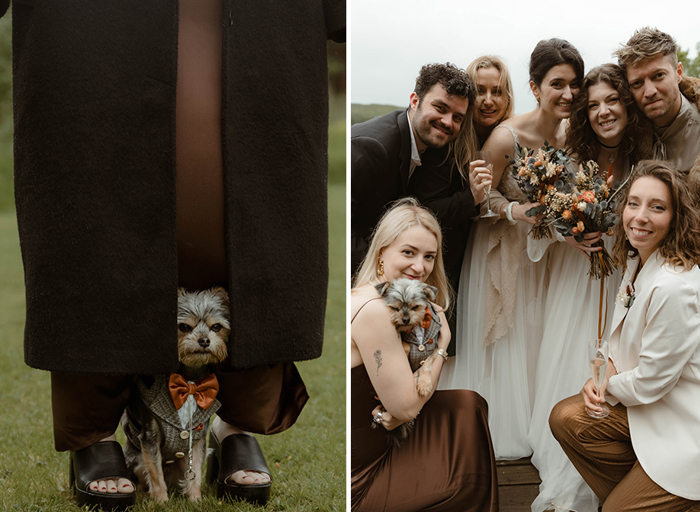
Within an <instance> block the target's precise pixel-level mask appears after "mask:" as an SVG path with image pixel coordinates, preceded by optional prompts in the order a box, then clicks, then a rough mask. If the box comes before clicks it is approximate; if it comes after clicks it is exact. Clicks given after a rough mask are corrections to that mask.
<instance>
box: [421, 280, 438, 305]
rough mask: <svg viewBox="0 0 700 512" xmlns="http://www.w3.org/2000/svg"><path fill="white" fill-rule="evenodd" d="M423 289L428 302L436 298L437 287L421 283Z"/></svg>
mask: <svg viewBox="0 0 700 512" xmlns="http://www.w3.org/2000/svg"><path fill="white" fill-rule="evenodd" d="M423 289H424V290H425V296H426V297H428V300H429V301H430V302H435V299H436V298H437V294H438V289H437V288H435V287H434V286H430V285H429V284H423Z"/></svg>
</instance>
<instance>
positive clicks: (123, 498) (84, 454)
mask: <svg viewBox="0 0 700 512" xmlns="http://www.w3.org/2000/svg"><path fill="white" fill-rule="evenodd" d="M120 478H126V479H130V477H129V472H128V470H127V468H126V462H124V452H123V451H122V447H121V445H120V444H119V443H117V442H116V441H102V442H99V443H95V444H93V445H92V446H88V447H87V448H83V449H82V450H78V451H76V452H71V455H70V486H71V489H72V490H73V492H74V493H75V499H76V501H77V502H78V505H79V506H80V507H83V506H85V505H87V506H89V507H92V506H99V507H101V508H102V509H104V510H125V509H126V508H127V507H130V506H132V505H133V504H134V503H135V502H136V489H135V487H134V492H131V493H128V494H127V493H105V492H97V491H92V490H90V489H88V485H90V483H91V482H95V481H97V480H118V479H120Z"/></svg>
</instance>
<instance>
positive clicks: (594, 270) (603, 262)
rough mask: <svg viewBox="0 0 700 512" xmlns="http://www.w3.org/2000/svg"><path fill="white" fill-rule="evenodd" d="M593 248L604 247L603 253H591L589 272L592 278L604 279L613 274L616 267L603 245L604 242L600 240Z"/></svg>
mask: <svg viewBox="0 0 700 512" xmlns="http://www.w3.org/2000/svg"><path fill="white" fill-rule="evenodd" d="M591 247H602V248H603V249H602V250H601V251H598V252H594V253H591V268H590V269H589V271H588V275H589V276H590V278H591V279H602V278H605V277H607V276H609V275H610V274H612V273H613V271H614V270H615V265H614V264H613V260H612V257H611V256H610V253H609V252H608V250H607V249H606V248H605V246H604V245H603V241H602V240H598V241H597V242H596V243H595V244H593V245H592V246H591Z"/></svg>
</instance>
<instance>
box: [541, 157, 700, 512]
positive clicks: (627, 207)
mask: <svg viewBox="0 0 700 512" xmlns="http://www.w3.org/2000/svg"><path fill="white" fill-rule="evenodd" d="M621 206H622V209H623V210H622V215H621V222H620V223H618V226H617V227H616V230H617V233H616V235H617V242H616V244H615V247H614V249H613V251H614V254H613V256H614V258H615V259H616V262H617V264H618V265H621V266H622V267H623V268H624V269H625V276H624V278H623V282H622V285H621V287H620V293H619V295H618V301H617V303H616V304H615V313H614V316H613V324H612V327H611V333H612V334H611V335H610V358H609V361H608V370H607V374H606V379H605V381H604V384H603V385H602V386H601V390H600V391H601V393H600V397H599V396H598V395H597V394H596V389H595V384H594V383H593V380H592V379H589V380H588V382H586V384H585V385H584V387H583V390H582V391H581V394H580V395H577V396H574V397H571V398H568V399H566V400H563V401H562V402H560V403H559V404H557V405H556V406H555V407H554V409H553V411H552V414H551V416H550V420H549V422H550V427H551V429H552V433H553V434H554V437H555V438H556V439H557V440H558V441H559V443H560V444H561V445H562V448H563V449H564V451H565V452H566V454H567V456H568V457H569V459H571V461H572V462H573V464H574V466H576V469H578V471H579V472H580V473H581V475H582V476H583V478H584V479H585V480H586V482H587V483H588V484H589V485H590V486H591V488H592V489H593V491H594V492H595V493H596V494H597V495H598V497H599V498H600V500H601V502H603V512H610V511H615V512H621V511H631V510H644V511H665V512H668V511H676V510H677V511H682V510H688V509H690V508H691V507H692V506H693V505H694V501H698V500H700V472H699V471H698V468H699V467H700V444H699V443H698V439H700V407H698V404H700V297H699V296H700V269H699V268H698V262H699V261H700V216H699V214H698V211H697V209H696V207H695V201H694V198H693V197H692V195H691V194H690V192H689V190H688V187H687V185H686V184H685V182H684V181H683V179H682V178H681V175H680V174H679V173H678V172H676V171H675V170H673V169H671V168H669V167H668V166H666V164H664V163H662V162H656V161H643V162H640V164H639V166H638V168H637V169H636V170H635V171H634V173H633V176H632V178H631V185H630V187H629V189H628V191H627V192H626V197H625V198H624V201H622V203H621ZM582 341H585V340H582ZM603 395H604V397H603ZM605 401H607V402H608V403H609V404H610V405H613V406H614V407H610V415H609V416H608V417H607V418H603V419H594V418H591V417H589V416H588V415H587V414H586V412H585V409H589V410H592V411H600V410H601V407H600V405H601V404H602V403H603V402H605Z"/></svg>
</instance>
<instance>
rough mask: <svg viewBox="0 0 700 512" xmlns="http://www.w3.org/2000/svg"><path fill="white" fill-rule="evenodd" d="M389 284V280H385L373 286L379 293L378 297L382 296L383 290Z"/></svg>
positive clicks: (384, 290)
mask: <svg viewBox="0 0 700 512" xmlns="http://www.w3.org/2000/svg"><path fill="white" fill-rule="evenodd" d="M390 284H391V283H389V281H385V282H383V283H379V284H377V285H375V286H374V287H375V288H376V289H377V293H379V296H380V297H384V292H386V290H387V288H389V285H390Z"/></svg>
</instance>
